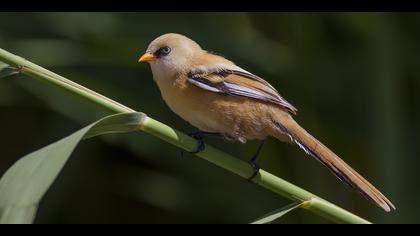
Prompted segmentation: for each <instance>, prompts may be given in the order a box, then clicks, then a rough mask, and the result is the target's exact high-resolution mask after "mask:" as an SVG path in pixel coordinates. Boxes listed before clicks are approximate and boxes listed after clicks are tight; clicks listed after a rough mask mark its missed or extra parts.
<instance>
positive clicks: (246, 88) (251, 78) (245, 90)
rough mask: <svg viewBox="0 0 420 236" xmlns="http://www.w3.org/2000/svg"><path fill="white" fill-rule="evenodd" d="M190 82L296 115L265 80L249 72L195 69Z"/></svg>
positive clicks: (191, 72) (294, 109)
mask: <svg viewBox="0 0 420 236" xmlns="http://www.w3.org/2000/svg"><path fill="white" fill-rule="evenodd" d="M188 82H190V83H191V84H194V85H196V86H198V87H200V88H202V89H205V90H208V91H211V92H216V93H224V94H230V95H235V96H241V97H248V98H253V99H257V100H260V101H264V102H270V103H274V104H277V105H280V106H282V107H284V108H286V109H287V110H288V111H289V112H291V113H293V114H296V111H297V109H296V108H295V107H294V106H292V105H291V104H290V103H289V102H288V101H286V100H285V99H284V98H282V97H281V96H280V94H279V93H278V92H277V90H276V89H275V88H274V87H273V86H271V85H270V84H269V83H268V82H267V81H265V80H264V79H262V78H260V77H258V76H256V75H253V74H251V73H249V72H247V71H244V70H241V69H240V68H239V69H238V70H235V69H220V68H215V69H206V70H203V69H194V70H192V71H190V72H189V73H188Z"/></svg>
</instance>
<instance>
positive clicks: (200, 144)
mask: <svg viewBox="0 0 420 236" xmlns="http://www.w3.org/2000/svg"><path fill="white" fill-rule="evenodd" d="M189 136H191V137H192V138H194V139H195V140H197V142H198V145H197V148H196V150H195V151H192V152H189V153H191V154H197V153H200V152H202V151H204V149H206V145H205V144H204V140H203V139H204V135H203V134H202V133H201V132H195V133H192V134H189Z"/></svg>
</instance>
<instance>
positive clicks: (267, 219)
mask: <svg viewBox="0 0 420 236" xmlns="http://www.w3.org/2000/svg"><path fill="white" fill-rule="evenodd" d="M303 204H305V202H302V203H296V202H294V203H292V204H289V205H287V206H285V207H282V208H280V209H277V210H275V211H272V212H270V213H267V214H265V215H263V216H262V217H260V218H258V219H257V220H255V221H254V222H252V223H251V224H269V223H272V222H273V221H275V220H277V219H279V218H280V217H282V216H284V215H285V214H287V213H289V212H291V211H293V210H294V209H296V208H299V207H301V206H302V205H303Z"/></svg>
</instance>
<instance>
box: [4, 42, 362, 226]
mask: <svg viewBox="0 0 420 236" xmlns="http://www.w3.org/2000/svg"><path fill="white" fill-rule="evenodd" d="M0 60H1V61H3V62H5V63H7V64H9V65H11V66H14V67H16V68H18V70H20V72H21V73H23V74H26V75H29V76H31V77H35V78H37V79H39V80H41V81H44V82H48V83H50V84H53V85H55V86H58V87H60V88H62V89H65V90H67V91H69V92H71V93H74V94H76V95H78V96H80V97H83V98H85V99H88V100H89V101H91V102H92V103H95V104H97V105H99V106H101V107H103V108H106V109H108V110H110V111H112V112H115V113H123V112H135V110H133V109H131V108H129V107H126V106H124V105H122V104H120V103H118V102H116V101H114V100H112V99H110V98H107V97H105V96H103V95H101V94H99V93H96V92H94V91H92V90H90V89H88V88H85V87H83V86H81V85H79V84H77V83H74V82H72V81H70V80H68V79H66V78H64V77H62V76H60V75H58V74H56V73H54V72H51V71H49V70H47V69H45V68H43V67H40V66H38V65H36V64H34V63H32V62H30V61H27V60H26V59H24V58H22V57H19V56H16V55H14V54H12V53H9V52H7V51H5V50H3V49H1V48H0ZM139 130H142V131H144V132H146V133H148V134H151V135H153V136H156V137H158V138H160V139H162V140H164V141H166V142H168V143H170V144H172V145H175V146H177V147H179V148H181V149H184V150H186V151H193V150H194V149H195V148H196V147H197V145H198V143H197V141H196V140H195V139H193V138H191V137H190V136H188V135H186V134H184V133H182V132H180V131H177V130H175V129H173V128H171V127H169V126H167V125H165V124H163V123H161V122H159V121H157V120H154V119H152V118H150V117H148V116H146V117H145V119H143V121H142V122H141V123H140V124H139ZM196 155H197V156H198V157H200V158H202V159H204V160H207V161H209V162H211V163H213V164H215V165H217V166H219V167H221V168H223V169H225V170H227V171H230V172H232V173H235V174H237V175H239V176H241V177H242V178H248V177H249V176H251V175H252V173H253V169H252V167H251V166H250V165H249V164H248V163H247V162H244V161H242V160H240V159H238V158H235V157H233V156H231V155H229V154H227V153H225V152H223V151H220V150H218V149H216V148H214V147H212V146H210V145H206V149H205V150H204V151H203V152H200V153H198V154H196ZM253 182H254V183H256V184H258V185H260V186H262V187H264V188H266V189H268V190H270V191H272V192H274V193H276V194H278V195H281V196H283V197H286V198H288V199H290V200H292V201H294V202H298V203H302V202H305V204H303V206H302V208H304V209H307V210H310V211H312V212H313V213H315V214H318V215H320V216H323V217H325V218H327V219H330V220H332V221H334V222H337V223H354V224H369V223H370V222H369V221H367V220H365V219H362V218H360V217H359V216H356V215H354V214H353V213H350V212H348V211H346V210H344V209H342V208H340V207H338V206H336V205H334V204H332V203H330V202H328V201H326V200H324V199H322V198H320V197H318V196H316V195H314V194H312V193H310V192H308V191H306V190H304V189H302V188H300V187H298V186H295V185H293V184H291V183H289V182H287V181H285V180H283V179H281V178H279V177H277V176H275V175H272V174H270V173H268V172H267V171H264V170H262V169H261V170H260V171H259V173H258V174H257V176H256V177H255V178H254V179H253Z"/></svg>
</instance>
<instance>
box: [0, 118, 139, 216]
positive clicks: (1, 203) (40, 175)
mask: <svg viewBox="0 0 420 236" xmlns="http://www.w3.org/2000/svg"><path fill="white" fill-rule="evenodd" d="M144 117H145V114H143V113H122V114H117V115H111V116H107V117H105V118H103V119H101V120H99V121H97V122H94V123H93V124H91V125H88V126H86V127H85V128H83V129H80V130H78V131H76V132H74V133H73V134H71V135H69V136H67V137H65V138H63V139H61V140H59V141H57V142H55V143H52V144H50V145H48V146H46V147H44V148H41V149H39V150H37V151H35V152H32V153H30V154H28V155H26V156H24V157H22V158H21V159H20V160H18V161H17V162H16V163H15V164H14V165H13V166H12V167H10V168H9V169H8V170H7V171H6V173H5V174H4V175H3V176H2V178H1V179H0V223H31V222H33V220H34V217H35V214H36V209H37V206H38V204H39V201H40V200H41V199H42V197H43V196H44V195H45V193H46V192H47V190H48V189H49V188H50V186H51V185H52V184H53V182H54V181H55V179H56V178H57V176H58V175H59V173H60V172H61V170H62V168H63V167H64V165H65V163H66V162H67V160H68V158H69V157H70V155H71V153H72V152H73V151H74V149H75V148H76V146H77V145H78V144H79V142H80V141H81V140H82V139H83V138H91V137H95V136H98V135H102V134H108V133H116V132H131V131H135V130H137V127H138V125H139V124H140V123H141V122H142V120H143V119H144Z"/></svg>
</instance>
